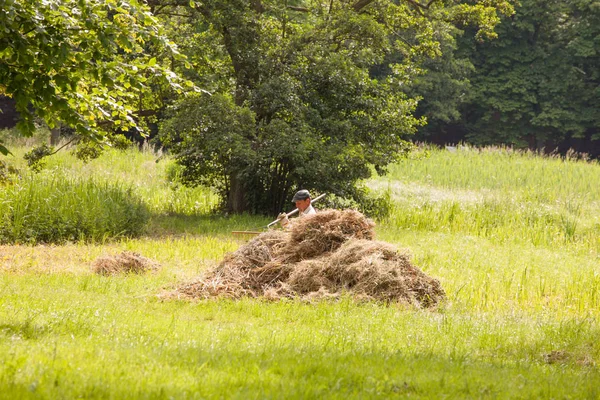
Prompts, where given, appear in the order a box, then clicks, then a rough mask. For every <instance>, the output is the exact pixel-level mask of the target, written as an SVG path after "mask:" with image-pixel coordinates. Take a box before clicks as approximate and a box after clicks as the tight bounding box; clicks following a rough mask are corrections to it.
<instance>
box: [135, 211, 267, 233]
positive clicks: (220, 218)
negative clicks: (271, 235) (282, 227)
mask: <svg viewBox="0 0 600 400" xmlns="http://www.w3.org/2000/svg"><path fill="white" fill-rule="evenodd" d="M269 222H271V220H270V219H269V218H267V217H264V216H256V215H248V214H242V215H223V214H212V215H184V214H169V215H164V214H163V215H156V214H155V215H152V216H151V217H150V222H149V223H148V226H147V228H146V232H145V234H144V235H145V236H147V237H158V238H160V237H164V236H177V235H199V236H205V235H210V236H221V235H227V236H229V235H231V232H232V231H263V230H266V225H267V224H268V223H269Z"/></svg>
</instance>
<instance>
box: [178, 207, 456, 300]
mask: <svg viewBox="0 0 600 400" xmlns="http://www.w3.org/2000/svg"><path fill="white" fill-rule="evenodd" d="M374 226H375V224H374V223H373V222H372V221H371V220H369V219H367V218H365V217H364V216H363V215H362V214H361V213H359V212H357V211H353V210H344V211H337V210H325V211H321V212H319V213H317V214H315V215H312V216H307V217H303V218H299V219H296V220H293V222H292V226H291V229H290V230H289V231H278V230H273V231H268V232H265V233H263V234H261V235H259V236H257V237H256V238H254V239H253V240H251V241H250V242H248V243H247V244H246V245H244V246H242V247H240V248H239V249H238V250H237V251H235V252H234V253H230V254H228V255H227V256H226V257H225V259H224V260H223V261H222V262H221V263H220V264H219V265H218V266H217V267H215V268H214V269H212V270H210V271H208V272H207V273H206V274H204V275H203V276H202V277H201V278H200V279H199V280H197V281H195V282H191V283H187V284H184V285H182V286H180V287H179V288H177V290H176V291H175V292H173V293H169V294H167V296H168V297H177V298H202V299H206V298H211V297H228V298H241V297H245V296H250V297H264V298H267V299H270V300H278V299H281V298H286V297H287V298H302V299H304V300H313V299H329V298H338V297H340V296H341V295H342V294H343V293H349V294H351V295H352V296H354V297H355V298H357V299H364V300H378V301H383V302H403V303H409V304H413V305H415V306H417V307H431V306H434V305H436V304H437V303H439V302H440V301H441V300H443V299H444V298H445V293H444V290H443V289H442V287H441V286H440V284H439V282H438V281H437V280H436V279H433V278H431V277H429V276H427V275H425V274H424V273H423V272H421V271H420V270H419V269H418V268H417V267H415V266H414V265H412V264H411V262H410V258H409V256H408V255H407V254H405V253H403V252H400V251H398V250H397V249H396V248H395V247H394V246H392V245H390V244H388V243H384V242H380V241H375V240H373V238H374V230H373V229H374Z"/></svg>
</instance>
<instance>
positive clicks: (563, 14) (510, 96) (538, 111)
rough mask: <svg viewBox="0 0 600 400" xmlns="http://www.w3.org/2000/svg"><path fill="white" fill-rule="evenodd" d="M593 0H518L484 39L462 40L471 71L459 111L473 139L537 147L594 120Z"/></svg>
mask: <svg viewBox="0 0 600 400" xmlns="http://www.w3.org/2000/svg"><path fill="white" fill-rule="evenodd" d="M598 4H599V3H598V2H597V1H594V0H571V1H557V0H553V1H545V0H544V1H541V0H523V1H521V6H520V7H518V8H517V12H516V14H515V16H514V17H513V18H511V19H506V20H505V21H504V22H503V24H501V25H500V27H499V28H498V33H499V39H498V40H497V41H494V42H490V43H472V42H471V43H464V44H463V47H462V48H463V50H466V51H468V55H469V58H470V59H471V61H472V62H473V64H474V65H475V68H476V71H477V72H476V73H475V74H473V75H472V77H471V83H472V88H473V89H472V94H471V96H470V99H469V102H468V105H466V106H465V108H464V110H465V111H464V113H463V121H464V125H465V129H466V130H467V131H468V132H470V133H469V135H468V136H467V138H468V139H469V140H470V141H471V142H473V143H478V144H489V143H505V144H514V145H517V146H520V147H530V148H541V147H543V146H545V145H546V143H552V142H554V143H556V142H559V141H561V140H564V139H566V138H569V137H584V136H585V135H589V134H590V132H592V133H593V132H594V130H597V127H598V126H599V124H600V113H598V109H600V96H599V93H598V85H599V84H600V73H599V72H598V65H599V63H600V47H599V46H598V43H597V37H598V35H599V34H600V6H599V5H598Z"/></svg>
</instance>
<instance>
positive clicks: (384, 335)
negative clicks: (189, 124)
mask: <svg viewBox="0 0 600 400" xmlns="http://www.w3.org/2000/svg"><path fill="white" fill-rule="evenodd" d="M11 150H13V153H15V157H9V158H5V160H8V161H9V162H11V163H12V164H13V165H15V166H16V167H17V168H19V169H20V170H21V171H22V172H23V176H25V177H27V176H28V174H29V173H28V172H26V167H25V166H24V162H23V160H22V159H21V156H22V154H23V153H24V151H25V150H26V149H25V147H24V146H17V147H14V148H11ZM157 160H158V162H157ZM176 171H177V170H176V168H175V167H174V165H173V163H172V161H171V160H170V159H169V158H168V157H165V156H164V155H162V154H160V153H156V152H153V151H150V150H148V149H146V150H143V151H139V150H137V149H131V150H128V151H126V152H121V151H116V150H110V151H107V152H106V153H105V154H104V155H102V156H101V157H100V158H99V159H97V160H93V161H92V162H90V163H87V164H84V163H82V162H81V161H78V160H76V159H75V158H74V157H73V156H72V155H70V154H69V152H64V151H63V152H60V153H58V154H56V155H54V156H52V157H51V159H50V160H49V161H48V164H47V166H46V168H45V169H44V170H43V171H42V172H41V173H40V175H39V176H38V177H37V178H24V179H43V177H47V178H48V179H51V178H52V179H59V178H57V177H69V178H77V179H80V180H94V182H98V184H99V185H102V184H111V185H120V187H123V188H127V189H130V190H131V193H134V194H135V196H137V197H136V199H139V201H140V202H141V203H143V204H144V205H145V207H146V209H147V213H148V221H147V224H146V226H145V229H144V231H143V234H142V235H141V236H139V237H137V238H128V237H127V236H123V237H121V238H119V239H117V240H114V239H113V240H111V239H108V238H100V239H96V240H95V241H92V242H90V241H87V240H84V239H83V238H81V239H74V240H72V241H67V242H65V243H63V244H60V245H49V244H37V245H31V244H27V243H23V244H19V245H0V398H6V399H19V398H43V399H62V398H64V399H71V398H109V399H120V398H135V399H162V398H165V399H166V398H169V399H170V398H176V399H179V398H240V399H242V398H243V399H247V398H278V399H279V398H280V399H290V398H357V399H358V398H360V399H362V398H407V397H410V398H461V399H462V398H486V399H487V398H523V399H531V398H554V399H563V398H564V399H570V398H577V399H595V398H600V371H599V369H598V364H599V363H600V340H599V338H600V294H599V293H598V292H599V289H600V185H599V182H600V165H599V164H598V163H592V162H583V161H577V160H570V159H560V158H542V157H539V156H536V155H534V154H529V153H517V152H512V151H509V150H507V149H485V150H476V149H470V148H459V149H458V151H455V152H450V151H446V150H434V149H428V150H421V151H419V152H417V153H415V154H414V155H413V157H411V158H410V159H408V160H405V161H403V162H401V163H398V164H397V165H394V166H392V167H391V168H390V171H389V174H388V175H386V176H384V177H376V178H374V179H371V180H370V181H368V182H366V184H367V185H368V186H369V187H371V188H372V189H373V190H375V191H379V192H381V193H382V195H388V196H390V198H391V199H392V201H393V205H394V206H393V210H392V213H391V215H390V216H389V217H388V218H387V219H385V220H382V221H378V225H377V228H376V229H377V238H378V239H379V240H384V241H387V242H390V243H394V244H396V245H397V246H398V247H400V248H404V249H408V251H410V253H411V254H412V256H413V260H414V263H415V264H416V265H418V266H419V267H420V268H421V269H422V270H423V271H424V272H425V273H427V274H428V275H431V276H434V277H436V278H438V279H439V280H440V281H441V283H442V286H443V287H444V289H445V290H446V292H447V295H448V300H447V302H446V303H445V304H443V305H442V306H441V307H439V308H437V309H435V310H417V309H413V308H409V307H405V306H401V305H391V306H385V305H381V304H374V303H366V304H365V303H362V304H361V303H355V302H353V301H352V300H351V299H349V298H345V299H342V300H340V301H331V302H320V303H314V304H311V303H303V302H299V301H291V300H287V301H281V302H268V301H261V300H252V299H245V300H241V301H228V300H218V301H216V300H212V301H201V302H188V301H179V300H163V299H160V298H159V297H158V296H157V294H159V293H161V292H162V291H163V290H168V289H170V288H173V287H174V286H175V285H177V284H179V283H181V282H185V281H188V280H191V279H193V278H194V277H196V276H198V275H199V274H200V273H201V272H202V271H204V270H206V269H207V268H210V267H211V266H213V265H214V264H215V263H217V262H218V261H219V260H220V259H222V257H223V256H224V254H225V253H227V252H229V251H233V250H235V249H236V248H237V247H239V246H240V245H241V244H242V243H244V239H243V238H241V237H239V236H235V235H232V234H231V231H233V230H251V229H256V228H257V227H261V226H264V225H266V224H267V223H268V222H269V219H268V218H262V217H252V216H226V215H214V214H211V210H212V209H213V208H214V206H215V205H216V202H217V198H216V197H215V195H214V194H213V193H211V192H210V191H209V190H207V189H204V188H195V189H188V188H183V187H180V186H178V185H176V184H173V183H171V182H170V179H169V177H170V176H173V174H176ZM40 177H41V178H40ZM0 190H6V189H5V187H1V186H0ZM111 198H112V197H111ZM1 199H2V194H1V193H0V202H1ZM40 201H43V199H42V200H40ZM0 207H1V205H0ZM70 207H71V208H77V206H76V205H71V206H70ZM0 209H1V208H0ZM123 250H132V251H136V252H139V253H140V254H142V255H143V256H145V257H149V258H152V259H154V260H156V261H158V262H159V263H160V264H161V268H160V270H159V271H158V272H157V273H153V274H146V275H141V276H137V275H135V276H134V275H130V276H114V277H105V276H97V275H95V274H93V273H92V272H91V269H90V264H91V263H92V262H93V260H95V259H96V258H97V257H99V256H101V255H114V254H117V253H119V252H121V251H123Z"/></svg>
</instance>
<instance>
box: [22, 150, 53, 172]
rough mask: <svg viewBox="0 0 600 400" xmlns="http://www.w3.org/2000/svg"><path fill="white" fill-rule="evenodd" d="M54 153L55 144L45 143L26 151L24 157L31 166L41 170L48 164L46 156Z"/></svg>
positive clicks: (35, 169) (33, 168) (34, 169)
mask: <svg viewBox="0 0 600 400" xmlns="http://www.w3.org/2000/svg"><path fill="white" fill-rule="evenodd" d="M52 154H54V146H50V145H47V144H43V145H41V146H38V147H35V148H33V149H32V150H30V151H28V152H27V153H25V155H24V156H23V158H24V159H25V160H26V161H27V166H28V167H29V168H31V169H32V170H33V171H36V172H39V171H41V170H42V168H44V166H45V165H46V162H45V161H46V160H45V158H46V157H48V156H50V155H52Z"/></svg>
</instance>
